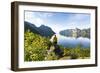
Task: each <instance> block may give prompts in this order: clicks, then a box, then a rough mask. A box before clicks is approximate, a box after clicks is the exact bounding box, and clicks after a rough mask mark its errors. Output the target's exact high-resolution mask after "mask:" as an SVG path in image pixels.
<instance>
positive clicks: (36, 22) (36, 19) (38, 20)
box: [34, 18, 44, 27]
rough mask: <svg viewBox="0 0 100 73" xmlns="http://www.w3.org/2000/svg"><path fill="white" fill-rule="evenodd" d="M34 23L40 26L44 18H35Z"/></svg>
mask: <svg viewBox="0 0 100 73" xmlns="http://www.w3.org/2000/svg"><path fill="white" fill-rule="evenodd" d="M34 22H35V24H36V26H38V27H39V26H40V25H41V24H44V20H43V19H41V18H35V21H34Z"/></svg>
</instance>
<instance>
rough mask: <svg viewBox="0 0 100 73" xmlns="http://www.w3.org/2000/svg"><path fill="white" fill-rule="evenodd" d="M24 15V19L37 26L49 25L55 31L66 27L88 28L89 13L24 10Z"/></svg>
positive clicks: (57, 31)
mask: <svg viewBox="0 0 100 73" xmlns="http://www.w3.org/2000/svg"><path fill="white" fill-rule="evenodd" d="M24 16H25V17H24V20H25V21H27V22H30V23H32V24H35V25H36V26H37V27H39V26H41V25H45V26H49V27H51V29H52V30H53V31H54V32H56V33H59V31H61V30H66V29H75V28H79V29H85V28H90V14H86V13H67V12H39V11H25V14H24Z"/></svg>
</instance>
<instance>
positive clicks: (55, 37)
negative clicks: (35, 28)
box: [53, 35, 57, 44]
mask: <svg viewBox="0 0 100 73" xmlns="http://www.w3.org/2000/svg"><path fill="white" fill-rule="evenodd" d="M53 44H57V36H56V35H54V38H53Z"/></svg>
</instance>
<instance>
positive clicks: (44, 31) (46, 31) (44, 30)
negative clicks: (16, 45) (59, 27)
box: [24, 21, 55, 37]
mask: <svg viewBox="0 0 100 73" xmlns="http://www.w3.org/2000/svg"><path fill="white" fill-rule="evenodd" d="M28 29H29V30H30V31H31V32H33V33H36V34H39V35H41V36H45V37H51V36H52V35H54V34H55V32H54V31H53V30H52V29H51V28H50V27H48V26H45V25H41V26H40V27H36V26H35V24H32V23H29V22H26V21H25V22H24V30H25V31H27V30H28Z"/></svg>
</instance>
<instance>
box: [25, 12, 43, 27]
mask: <svg viewBox="0 0 100 73" xmlns="http://www.w3.org/2000/svg"><path fill="white" fill-rule="evenodd" d="M25 21H27V22H30V23H32V24H35V25H36V26H38V27H39V26H40V25H41V24H44V20H43V19H42V18H39V17H36V16H35V13H34V12H29V11H27V12H25Z"/></svg>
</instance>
